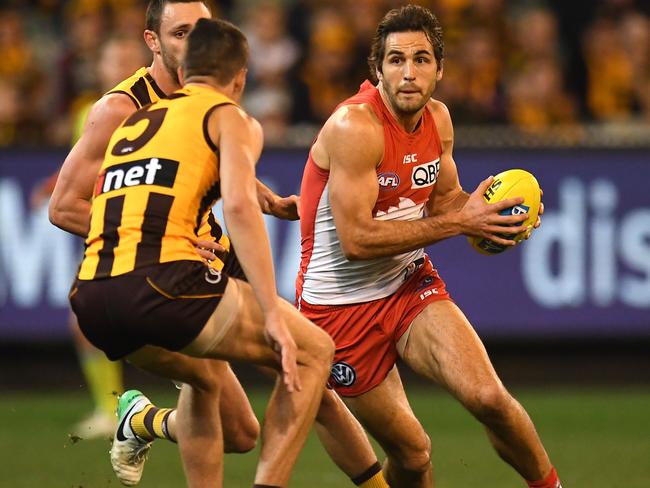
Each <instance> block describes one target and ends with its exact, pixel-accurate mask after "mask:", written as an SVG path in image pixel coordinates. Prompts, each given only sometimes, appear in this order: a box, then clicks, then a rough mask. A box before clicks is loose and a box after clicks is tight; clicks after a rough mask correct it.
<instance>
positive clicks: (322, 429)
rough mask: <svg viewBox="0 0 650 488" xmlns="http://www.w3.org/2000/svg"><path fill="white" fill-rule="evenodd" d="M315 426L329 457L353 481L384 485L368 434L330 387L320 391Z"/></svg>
mask: <svg viewBox="0 0 650 488" xmlns="http://www.w3.org/2000/svg"><path fill="white" fill-rule="evenodd" d="M314 427H315V429H316V433H317V434H318V438H319V439H320V442H321V444H323V447H324V448H325V450H326V451H327V454H328V455H329V457H330V458H331V459H332V461H334V463H335V464H336V465H337V466H338V467H339V469H341V471H343V472H344V473H345V474H347V475H348V476H349V477H350V479H351V480H352V482H353V483H354V484H356V485H357V486H361V487H363V488H366V487H367V488H383V487H386V488H387V486H388V485H386V482H385V480H384V477H383V474H382V472H381V465H380V464H379V463H378V462H377V456H376V455H375V452H374V451H373V449H372V446H371V445H370V441H369V440H368V436H366V433H365V432H364V430H363V427H362V426H361V424H360V423H359V421H358V420H357V419H356V418H354V416H353V415H352V413H351V412H350V410H349V409H348V408H347V407H346V406H345V403H343V401H342V400H341V398H340V397H339V396H338V395H337V394H336V393H335V392H334V391H333V390H329V389H326V390H325V392H324V393H323V399H322V400H321V405H320V407H319V409H318V413H317V415H316V422H315V424H314Z"/></svg>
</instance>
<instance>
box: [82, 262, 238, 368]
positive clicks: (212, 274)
mask: <svg viewBox="0 0 650 488" xmlns="http://www.w3.org/2000/svg"><path fill="white" fill-rule="evenodd" d="M227 284H228V276H227V275H226V274H225V273H219V272H218V271H216V270H213V269H210V268H209V267H208V266H207V265H205V264H203V263H202V262H199V261H174V262H171V263H164V264H156V265H153V266H147V267H144V268H141V269H137V270H135V271H132V272H130V273H126V274H124V275H120V276H116V277H113V278H105V279H101V280H92V281H85V280H77V281H76V282H75V284H74V285H73V287H72V291H71V292H70V304H71V305H72V310H73V311H74V313H75V314H76V315H77V319H78V320H79V327H80V328H81V331H82V332H83V333H84V335H85V336H86V338H87V339H88V340H89V341H90V342H91V343H92V344H93V345H94V346H96V347H97V348H99V349H101V350H102V351H104V352H105V353H106V356H107V357H108V358H109V359H112V360H115V359H119V358H122V357H124V356H126V355H128V354H130V353H132V352H134V351H136V350H138V349H140V348H141V347H143V346H145V345H154V346H160V347H164V348H165V349H169V350H171V351H178V350H180V349H183V348H184V347H185V346H187V345H188V344H190V343H191V342H192V341H193V340H194V339H195V338H196V337H197V336H198V335H199V333H200V332H201V330H202V329H203V327H204V326H205V323H206V322H207V321H208V319H209V318H210V316H211V315H212V313H213V312H214V311H215V309H216V308H217V305H218V304H219V301H220V300H221V297H222V295H223V293H224V290H225V289H226V285H227Z"/></svg>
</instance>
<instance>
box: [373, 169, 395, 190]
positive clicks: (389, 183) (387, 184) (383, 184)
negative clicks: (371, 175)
mask: <svg viewBox="0 0 650 488" xmlns="http://www.w3.org/2000/svg"><path fill="white" fill-rule="evenodd" d="M377 183H379V190H380V191H389V190H394V189H395V188H397V187H398V186H399V175H398V174H397V173H379V174H378V175H377Z"/></svg>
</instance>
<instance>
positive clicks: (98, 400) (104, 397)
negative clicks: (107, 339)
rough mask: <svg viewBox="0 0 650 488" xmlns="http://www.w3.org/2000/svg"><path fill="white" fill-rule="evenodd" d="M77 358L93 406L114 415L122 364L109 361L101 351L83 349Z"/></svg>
mask: <svg viewBox="0 0 650 488" xmlns="http://www.w3.org/2000/svg"><path fill="white" fill-rule="evenodd" d="M79 360H80V362H81V370H82V371H83V373H84V377H85V378H86V383H87V384H88V388H89V389H90V394H91V395H92V398H93V402H94V404H95V408H96V409H98V410H101V411H102V412H106V413H107V414H109V415H115V410H116V409H117V392H120V391H122V390H123V386H122V364H121V363H119V362H113V361H109V360H108V358H107V357H106V356H105V355H104V353H103V352H101V351H84V352H82V353H81V354H80V356H79Z"/></svg>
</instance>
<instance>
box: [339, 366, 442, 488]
mask: <svg viewBox="0 0 650 488" xmlns="http://www.w3.org/2000/svg"><path fill="white" fill-rule="evenodd" d="M344 400H345V403H346V404H347V405H348V407H350V410H352V412H353V413H354V415H355V416H356V417H357V418H358V419H359V420H360V421H361V423H362V424H363V426H364V427H365V428H366V429H367V430H368V432H370V434H371V435H372V436H373V437H374V438H375V440H377V442H379V444H380V445H381V447H382V448H383V449H384V452H385V453H386V456H387V458H386V461H385V463H384V475H385V476H386V481H387V482H388V484H389V485H390V486H391V487H392V488H402V487H409V488H425V487H426V488H429V487H431V486H432V485H433V474H432V468H431V441H430V440H429V437H428V436H427V434H426V432H425V431H424V429H423V428H422V425H421V424H420V422H419V421H418V419H417V418H416V417H415V415H414V413H413V410H411V406H410V405H409V403H408V400H407V398H406V394H405V393H404V388H403V386H402V381H401V379H400V377H399V373H398V372H397V367H393V369H392V370H391V371H390V373H388V376H387V377H386V379H385V380H384V381H383V382H382V383H381V384H379V386H376V387H375V388H373V389H372V390H370V391H368V392H366V393H363V394H362V395H359V396H356V397H346V398H345V399H344Z"/></svg>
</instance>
